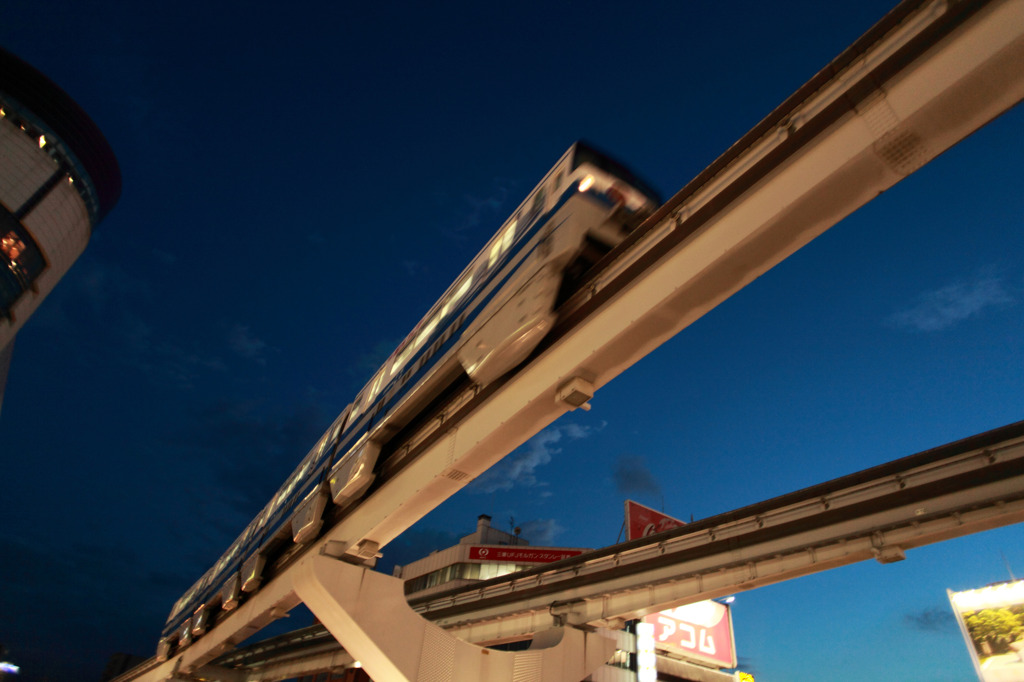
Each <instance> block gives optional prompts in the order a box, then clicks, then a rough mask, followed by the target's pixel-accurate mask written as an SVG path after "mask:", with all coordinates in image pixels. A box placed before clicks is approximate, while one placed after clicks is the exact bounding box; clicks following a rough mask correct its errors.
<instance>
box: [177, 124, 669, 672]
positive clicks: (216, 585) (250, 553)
mask: <svg viewBox="0 0 1024 682" xmlns="http://www.w3.org/2000/svg"><path fill="white" fill-rule="evenodd" d="M659 205H660V199H659V198H658V196H657V194H656V193H655V192H654V191H653V190H652V189H651V188H650V187H649V186H648V185H647V184H646V183H644V182H643V181H641V180H640V179H639V178H637V177H636V176H635V175H634V174H633V173H631V172H630V171H629V170H627V169H626V168H625V167H624V166H622V165H621V164H620V163H618V162H616V161H614V160H613V159H611V158H609V157H608V156H606V155H604V154H603V153H601V152H598V151H597V150H595V149H594V148H593V147H591V146H589V145H587V144H585V143H583V142H577V143H576V144H574V145H573V146H572V147H570V148H569V150H568V151H567V152H566V153H565V154H564V155H563V156H562V158H561V159H559V161H558V163H557V164H555V166H554V167H553V168H552V169H551V170H550V171H548V173H547V174H546V175H545V176H544V178H543V179H542V180H541V181H540V183H539V184H538V185H537V186H536V187H535V188H534V189H533V191H532V192H530V194H529V195H528V196H527V197H526V199H525V200H524V201H523V203H521V204H520V205H519V207H518V208H517V209H516V210H515V212H513V213H512V215H511V217H509V218H508V219H507V220H506V221H505V223H504V224H503V225H502V226H501V227H500V228H499V229H498V231H497V233H495V235H494V236H493V237H492V238H491V239H490V241H488V242H487V244H486V246H484V248H483V250H482V251H481V252H480V253H479V254H477V256H476V257H475V258H474V259H473V260H472V262H470V264H469V266H468V267H467V268H466V269H465V270H464V271H463V272H462V274H461V275H459V277H458V278H457V279H456V280H455V282H454V283H453V284H452V285H451V286H450V287H449V288H448V290H447V291H446V292H445V293H444V295H443V296H441V298H440V299H439V300H438V301H437V303H435V304H434V306H433V307H432V308H431V309H430V311H429V312H428V313H427V314H426V316H425V317H424V318H423V319H422V320H421V321H420V323H419V324H418V325H416V327H415V328H414V329H413V330H412V332H410V333H409V335H408V336H407V337H406V338H405V340H404V341H402V343H401V344H400V345H399V346H398V348H397V349H395V351H394V352H393V353H392V354H391V356H390V357H389V358H388V359H387V361H386V362H385V363H384V365H383V366H382V367H381V368H380V369H378V370H377V371H376V372H375V373H374V375H373V377H372V378H371V379H370V381H369V383H367V384H366V386H364V387H363V389H362V390H361V391H360V392H359V394H358V395H357V396H356V397H355V399H354V400H353V401H352V403H351V404H350V405H348V406H347V407H346V408H345V410H343V411H342V413H341V414H340V415H339V416H338V418H337V419H336V420H335V421H334V423H333V424H331V426H330V428H329V429H327V431H326V432H325V433H324V435H323V436H322V437H321V438H320V440H319V441H318V442H317V443H316V445H315V446H314V447H313V449H312V450H310V452H309V453H308V454H307V455H306V456H305V457H304V458H303V460H302V462H301V463H300V464H299V466H298V467H297V468H296V469H295V471H294V472H292V474H291V475H290V476H289V477H288V479H287V480H286V481H285V483H284V485H283V486H282V487H281V488H280V490H278V492H277V493H276V494H275V495H274V497H273V499H271V500H270V502H269V503H268V504H267V506H266V507H264V508H263V510H262V511H261V512H260V513H259V515H257V517H256V518H255V519H253V520H252V522H250V523H249V525H248V526H247V527H246V528H245V530H244V531H243V532H242V534H241V535H239V537H238V539H237V540H235V542H234V543H233V544H232V545H231V546H230V547H229V548H228V550H227V551H226V552H225V553H224V555H223V556H222V557H221V558H220V559H219V560H218V561H217V563H216V564H215V565H214V566H212V567H211V568H210V569H209V570H208V571H207V572H206V574H205V575H204V576H203V577H202V578H200V579H199V581H197V582H196V584H195V585H193V586H192V588H191V589H190V590H189V591H188V592H186V593H185V594H184V595H183V596H182V597H181V599H179V600H178V602H177V603H176V604H175V605H174V608H173V609H172V610H171V614H170V616H169V617H168V619H167V624H166V627H165V628H164V631H163V634H162V637H161V640H160V645H159V647H158V657H159V658H166V657H167V656H169V655H170V653H171V652H172V651H173V650H174V649H176V648H182V647H185V646H187V645H188V644H189V643H190V642H191V641H192V639H193V638H194V637H198V636H201V635H202V634H203V633H205V632H206V631H207V630H208V629H209V628H210V627H212V626H213V624H214V623H215V622H216V620H217V619H218V618H219V616H220V614H221V613H223V612H225V611H230V610H232V609H234V608H235V607H236V606H237V605H238V604H239V603H240V602H241V601H242V600H243V599H244V597H245V595H246V594H247V593H252V592H254V591H255V590H257V589H258V588H259V586H260V582H261V580H262V579H263V577H264V569H265V567H267V566H268V565H273V563H274V562H276V561H281V560H282V557H284V556H286V555H287V556H291V555H292V554H293V553H294V548H295V547H296V546H301V545H303V544H306V543H308V542H310V541H312V540H314V539H315V538H316V537H318V536H319V534H320V531H321V529H322V526H323V523H324V517H325V516H330V517H331V518H333V519H335V520H336V519H337V518H338V513H339V512H340V513H343V511H341V510H344V509H345V508H350V507H352V506H354V503H356V502H357V501H358V500H359V499H360V498H361V497H362V496H363V495H364V494H365V493H366V492H367V490H368V488H369V487H370V485H371V483H372V482H373V480H374V478H375V476H376V472H377V471H378V470H379V467H380V466H381V464H382V463H383V460H384V458H382V457H379V455H380V453H381V446H382V445H384V444H386V443H387V442H388V441H389V440H390V439H391V438H392V437H393V436H394V435H395V434H396V433H398V432H399V431H400V430H401V429H402V428H403V427H405V426H406V425H408V424H409V423H410V422H412V421H413V420H415V419H416V418H417V417H418V416H419V415H420V414H421V413H422V412H423V411H424V410H425V409H426V408H427V407H428V406H430V405H431V404H432V403H433V402H435V400H437V398H438V396H439V395H441V394H443V393H444V392H445V390H446V389H448V388H449V387H450V386H451V385H452V384H453V382H455V381H457V380H459V379H460V378H464V377H465V376H468V377H469V379H470V380H471V381H472V382H474V383H475V384H477V385H480V386H486V385H487V384H489V383H491V382H492V381H494V380H495V379H497V378H499V377H501V376H502V375H504V374H505V373H507V372H508V371H509V370H511V369H512V368H514V367H516V366H517V365H519V364H520V363H522V362H523V361H524V360H526V359H527V358H528V357H529V355H530V354H531V352H533V351H534V350H535V349H536V347H537V345H538V344H539V343H540V341H541V340H542V339H543V337H544V336H545V335H546V334H547V333H548V331H549V330H550V329H551V327H552V325H553V324H554V321H555V315H556V312H555V309H556V303H557V302H558V297H559V295H560V292H562V293H564V289H563V287H564V286H565V283H566V280H567V279H571V276H568V277H567V273H569V272H578V271H580V269H581V267H582V266H581V262H582V261H586V260H587V259H591V260H592V259H593V258H594V255H593V254H601V253H603V252H606V251H607V250H609V249H611V248H612V247H614V246H615V245H616V244H618V243H619V242H621V241H622V240H623V239H624V238H625V236H626V235H627V234H628V233H629V231H630V230H631V229H632V227H633V226H635V225H636V224H637V223H638V222H639V221H640V220H641V219H642V218H643V217H644V216H646V215H648V214H649V213H651V212H653V211H654V210H655V209H656V208H657V207H658V206H659ZM378 460H380V461H378ZM332 505H333V507H335V508H339V509H334V510H332V511H333V512H334V513H333V514H325V512H327V511H328V508H329V507H331V506H332Z"/></svg>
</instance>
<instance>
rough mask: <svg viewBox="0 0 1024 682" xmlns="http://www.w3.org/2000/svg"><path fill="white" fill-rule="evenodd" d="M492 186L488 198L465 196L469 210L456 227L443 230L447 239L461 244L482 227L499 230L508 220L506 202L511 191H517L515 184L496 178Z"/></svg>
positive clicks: (464, 199)
mask: <svg viewBox="0 0 1024 682" xmlns="http://www.w3.org/2000/svg"><path fill="white" fill-rule="evenodd" d="M492 185H493V189H492V191H491V193H490V194H489V195H488V196H485V197H479V196H473V195H470V194H467V195H464V196H463V201H464V202H465V203H466V204H467V206H468V209H469V210H468V211H467V212H466V213H465V214H464V216H463V218H462V219H461V220H460V221H458V223H457V224H456V225H455V227H450V228H447V229H444V230H442V234H444V236H445V237H447V238H448V239H450V240H451V241H453V242H456V243H460V244H461V243H463V242H464V241H465V239H466V237H467V235H474V234H476V232H477V228H478V227H480V226H481V225H482V226H484V227H488V228H490V227H493V228H494V230H497V228H498V225H499V224H500V222H499V221H502V220H504V219H505V218H506V216H505V215H504V211H505V210H506V208H507V207H506V202H507V200H508V196H509V194H510V193H511V191H512V190H514V189H515V183H514V182H510V181H508V180H504V179H502V178H495V179H494V180H493V182H492Z"/></svg>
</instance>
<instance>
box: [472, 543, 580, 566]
mask: <svg viewBox="0 0 1024 682" xmlns="http://www.w3.org/2000/svg"><path fill="white" fill-rule="evenodd" d="M580 554H583V550H582V549H552V548H551V547H529V546H526V547H509V546H507V545H501V546H497V547H493V546H492V547H484V546H481V545H475V546H473V547H470V548H469V558H470V560H471V561H505V562H511V563H517V564H549V563H551V562H552V561H561V560H562V559H568V558H569V557H574V556H579V555H580Z"/></svg>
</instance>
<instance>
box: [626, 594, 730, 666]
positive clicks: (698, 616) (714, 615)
mask: <svg viewBox="0 0 1024 682" xmlns="http://www.w3.org/2000/svg"><path fill="white" fill-rule="evenodd" d="M644 622H645V623H650V624H651V625H653V626H654V646H655V647H656V648H659V649H668V650H671V651H674V652H676V653H680V654H682V655H684V656H686V657H687V658H693V659H696V660H698V661H702V662H704V663H708V664H710V665H713V666H716V667H720V668H735V667H736V645H735V642H734V641H733V633H732V614H730V613H729V607H728V606H726V605H725V604H719V603H718V602H716V601H710V600H708V601H702V602H697V603H696V604H687V605H686V606H680V607H678V608H674V609H669V610H667V611H661V612H660V613H652V614H650V615H647V616H644Z"/></svg>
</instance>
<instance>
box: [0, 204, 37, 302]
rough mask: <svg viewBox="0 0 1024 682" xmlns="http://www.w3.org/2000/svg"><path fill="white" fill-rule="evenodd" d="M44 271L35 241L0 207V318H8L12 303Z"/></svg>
mask: <svg viewBox="0 0 1024 682" xmlns="http://www.w3.org/2000/svg"><path fill="white" fill-rule="evenodd" d="M45 268H46V260H45V259H44V258H43V254H42V252H40V250H39V247H38V246H36V243H35V240H33V239H32V237H31V235H29V233H28V232H27V231H26V230H25V228H24V227H22V226H21V223H20V222H18V219H17V218H15V217H14V216H13V215H11V213H10V212H8V211H7V210H6V209H4V208H3V207H2V206H0V317H8V316H10V310H11V308H12V307H13V306H14V304H15V302H17V300H18V299H19V298H21V296H22V294H24V293H25V292H26V291H28V290H29V289H31V288H32V285H33V283H34V282H35V281H36V278H37V277H39V275H40V273H42V271H43V270H44V269H45Z"/></svg>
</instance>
